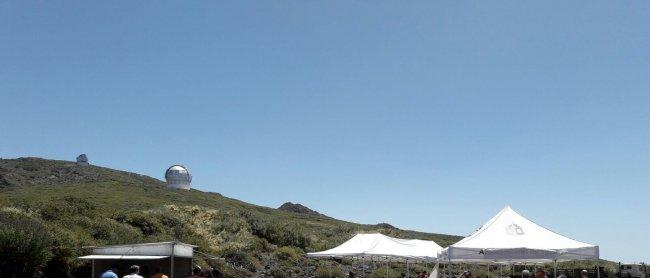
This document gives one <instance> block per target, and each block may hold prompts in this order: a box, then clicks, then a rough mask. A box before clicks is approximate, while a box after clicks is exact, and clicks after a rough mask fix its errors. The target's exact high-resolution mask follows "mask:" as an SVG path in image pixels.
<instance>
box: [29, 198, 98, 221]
mask: <svg viewBox="0 0 650 278" xmlns="http://www.w3.org/2000/svg"><path fill="white" fill-rule="evenodd" d="M95 209H96V207H95V205H93V204H91V203H90V202H88V201H87V200H84V199H81V198H79V197H75V196H66V197H64V198H63V199H58V200H52V201H51V202H49V203H47V204H46V205H45V206H44V207H42V208H41V210H40V213H41V217H42V218H43V219H44V220H58V219H64V218H67V217H70V216H79V215H85V216H89V217H93V216H95V214H96V213H95V212H96V211H95Z"/></svg>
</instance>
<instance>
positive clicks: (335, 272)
mask: <svg viewBox="0 0 650 278" xmlns="http://www.w3.org/2000/svg"><path fill="white" fill-rule="evenodd" d="M314 276H315V277H316V278H329V277H345V274H343V271H341V268H339V267H338V266H325V265H322V266H320V267H318V268H316V271H314Z"/></svg>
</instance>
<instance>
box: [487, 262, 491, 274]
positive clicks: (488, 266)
mask: <svg viewBox="0 0 650 278" xmlns="http://www.w3.org/2000/svg"><path fill="white" fill-rule="evenodd" d="M487 278H490V263H488V265H487Z"/></svg>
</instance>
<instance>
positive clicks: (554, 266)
mask: <svg viewBox="0 0 650 278" xmlns="http://www.w3.org/2000/svg"><path fill="white" fill-rule="evenodd" d="M553 277H554V278H557V260H554V261H553Z"/></svg>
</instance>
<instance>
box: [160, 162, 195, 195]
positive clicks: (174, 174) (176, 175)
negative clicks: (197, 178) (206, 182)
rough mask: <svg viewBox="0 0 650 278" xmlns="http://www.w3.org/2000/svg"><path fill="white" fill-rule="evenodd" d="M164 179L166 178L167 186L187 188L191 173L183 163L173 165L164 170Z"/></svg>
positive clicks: (188, 187)
mask: <svg viewBox="0 0 650 278" xmlns="http://www.w3.org/2000/svg"><path fill="white" fill-rule="evenodd" d="M165 180H167V188H174V189H185V190H189V189H190V186H191V185H190V183H191V182H192V174H190V171H188V170H187V168H186V167H185V166H183V165H173V166H171V167H169V168H168V169H167V171H166V172H165Z"/></svg>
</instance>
